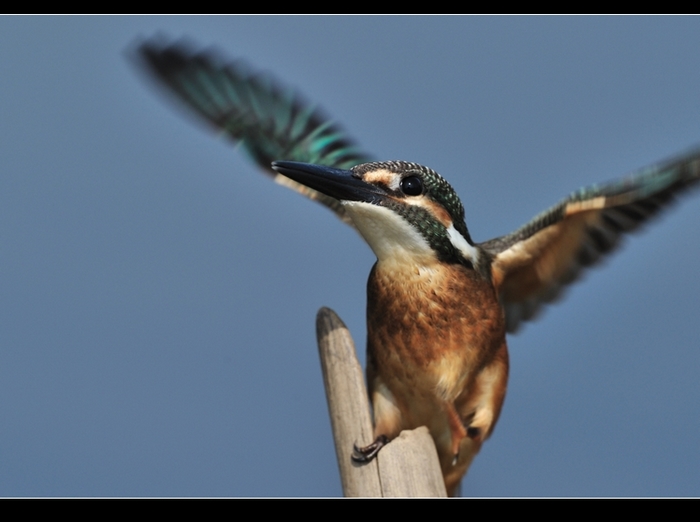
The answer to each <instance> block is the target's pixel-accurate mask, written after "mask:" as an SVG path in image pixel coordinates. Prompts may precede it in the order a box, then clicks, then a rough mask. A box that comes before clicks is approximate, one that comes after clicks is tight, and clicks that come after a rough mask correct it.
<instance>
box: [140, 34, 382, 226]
mask: <svg viewBox="0 0 700 522" xmlns="http://www.w3.org/2000/svg"><path fill="white" fill-rule="evenodd" d="M136 58H137V60H138V62H139V63H140V65H141V66H142V68H143V69H145V70H146V71H147V72H148V73H149V74H150V75H151V76H152V77H153V78H155V79H156V80H157V83H158V84H160V85H161V86H164V87H165V88H166V90H168V91H170V93H172V94H174V95H175V97H176V98H177V99H179V100H180V101H181V102H182V103H184V104H185V106H187V107H188V108H189V109H191V110H193V111H194V112H195V113H196V114H197V115H198V116H200V117H201V118H203V119H204V121H206V122H208V123H209V124H211V125H212V126H213V127H214V128H215V129H216V130H218V131H219V132H221V133H222V134H223V135H224V136H226V137H227V138H229V139H231V140H232V141H234V142H237V143H238V144H240V146H241V147H242V148H243V149H244V150H245V151H246V152H247V153H248V155H249V156H250V157H251V159H252V160H253V161H254V162H255V163H257V164H258V166H260V167H261V168H262V169H263V170H264V171H265V172H266V173H267V174H269V175H270V176H273V177H274V178H275V180H276V181H278V182H279V183H281V184H283V185H285V186H288V187H290V188H292V189H294V190H296V191H297V192H299V193H301V194H303V195H305V196H307V197H309V198H310V199H313V200H316V201H318V202H320V203H322V204H324V205H326V206H327V207H329V208H330V209H331V210H333V211H334V212H335V213H336V214H338V216H339V217H340V218H341V219H342V220H343V221H345V222H346V223H348V224H352V223H351V221H350V219H349V217H348V216H346V215H345V212H344V209H343V207H342V206H341V205H340V204H339V203H338V201H337V200H335V199H333V198H330V197H328V196H326V195H324V194H321V193H319V192H317V191H315V190H313V189H310V188H308V187H305V186H304V185H301V184H299V183H296V182H294V181H292V180H290V179H288V178H285V177H284V176H282V175H281V174H278V173H276V172H274V171H273V170H272V169H271V168H270V164H271V163H272V162H273V161H276V160H288V161H301V162H306V163H315V164H319V165H326V166H330V167H336V168H344V169H348V168H351V167H353V166H355V165H357V164H360V163H366V162H368V161H371V160H372V159H371V157H370V156H369V155H368V154H366V153H364V152H363V151H361V150H360V149H359V148H358V147H357V146H356V145H355V143H354V142H353V140H351V139H350V138H349V137H348V135H347V134H346V133H345V131H343V130H342V129H341V128H340V127H339V126H338V125H336V124H334V123H333V122H332V121H331V120H330V119H329V118H328V117H327V116H326V115H325V114H324V113H323V112H322V111H321V110H320V109H318V108H317V107H314V106H313V105H310V104H309V103H307V102H306V101H305V100H304V99H303V97H302V96H301V95H300V94H299V93H298V92H297V91H295V90H294V89H291V88H289V87H286V86H284V85H283V84H282V83H280V82H279V81H278V80H276V79H275V78H273V77H272V76H271V75H269V74H260V73H255V72H253V71H251V69H250V68H249V67H248V66H247V65H246V64H245V63H244V62H242V61H227V60H225V59H223V58H222V57H221V55H220V54H219V53H217V52H215V51H213V50H206V51H200V52H197V51H194V50H193V46H192V45H190V44H188V43H186V42H184V41H179V42H175V43H166V42H163V41H162V39H153V40H149V41H145V42H143V43H141V44H140V45H139V46H138V47H137V52H136Z"/></svg>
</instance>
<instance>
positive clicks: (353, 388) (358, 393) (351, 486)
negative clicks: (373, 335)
mask: <svg viewBox="0 0 700 522" xmlns="http://www.w3.org/2000/svg"><path fill="white" fill-rule="evenodd" d="M316 337H317V339H318V350H319V354H320V356H321V369H322V370H323V382H324V385H325V387H326V398H327V399H328V411H329V413H330V416H331V427H332V429H333V438H334V440H335V453H336V456H337V457H338V467H339V468H340V479H341V482H342V485H343V494H344V495H345V496H346V497H445V496H447V495H446V492H445V484H444V482H443V480H442V473H441V471H440V465H439V463H438V457H437V451H436V450H435V444H434V443H433V439H432V438H431V437H430V434H429V433H428V430H427V428H425V427H421V428H418V429H415V430H412V431H404V432H402V433H401V435H399V437H397V438H396V439H394V440H393V441H391V443H389V444H388V445H387V446H385V447H384V448H382V450H381V451H380V452H379V455H378V456H377V458H376V459H374V460H373V461H372V462H369V463H367V464H357V463H356V462H353V460H352V459H351V458H350V456H351V455H352V447H353V444H357V445H358V446H365V445H367V444H369V443H371V442H372V441H373V440H374V437H373V434H372V420H371V416H370V412H369V403H368V400H367V389H366V387H365V380H364V377H363V375H362V368H361V367H360V363H359V362H358V360H357V355H356V352H355V345H354V343H353V341H352V337H351V336H350V332H349V331H348V329H347V327H346V326H345V324H344V323H343V321H342V320H341V319H340V318H339V317H338V315H337V314H336V313H335V312H334V311H333V310H331V309H330V308H325V307H324V308H321V309H320V310H319V311H318V315H317V317H316Z"/></svg>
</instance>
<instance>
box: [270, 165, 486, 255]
mask: <svg viewBox="0 0 700 522" xmlns="http://www.w3.org/2000/svg"><path fill="white" fill-rule="evenodd" d="M272 168H273V169H274V170H276V171H277V172H279V173H280V174H283V175H284V176H287V177H288V178H291V179H293V180H294V181H296V182H298V183H301V184H303V185H305V186H307V187H309V188H312V189H314V190H317V191H319V192H321V193H323V194H326V195H327V196H331V197H333V198H336V199H337V200H339V201H340V202H341V203H342V204H343V206H344V207H345V208H346V210H347V212H348V214H349V215H350V216H351V217H352V220H353V222H354V224H355V226H356V227H357V229H358V230H359V231H360V233H361V234H362V236H363V237H364V238H365V240H366V241H367V243H369V246H370V247H371V248H372V250H373V251H374V253H375V255H376V256H377V259H378V260H379V262H380V263H382V262H406V263H422V264H428V263H431V262H435V261H440V262H448V263H460V264H464V265H468V266H469V265H471V266H473V265H476V264H477V261H478V256H479V250H478V249H477V248H476V247H475V246H474V244H473V242H472V240H471V237H470V236H469V231H468V230H467V226H466V224H465V222H464V207H463V206H462V202H461V201H460V200H459V198H458V197H457V194H456V193H455V191H454V189H453V188H452V187H451V186H450V184H449V183H447V181H445V179H444V178H443V177H442V176H440V175H439V174H438V173H437V172H435V171H434V170H432V169H429V168H428V167H424V166H422V165H418V164H417V163H410V162H407V161H382V162H373V163H364V164H362V165H357V166H356V167H353V168H352V169H351V170H341V169H335V168H331V167H325V166H322V165H312V164H308V163H297V162H292V161H276V162H274V163H273V164H272Z"/></svg>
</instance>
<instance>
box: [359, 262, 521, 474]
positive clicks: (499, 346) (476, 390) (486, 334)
mask: <svg viewBox="0 0 700 522" xmlns="http://www.w3.org/2000/svg"><path fill="white" fill-rule="evenodd" d="M367 299H368V302H367V334H368V343H367V381H368V386H369V390H370V396H371V397H372V402H373V405H374V411H375V435H380V434H383V435H387V436H388V437H389V438H393V437H395V436H396V435H398V433H399V432H400V431H401V430H402V429H413V428H416V427H418V426H423V425H425V426H427V427H428V429H429V430H430V431H431V434H432V435H433V438H434V439H435V443H436V447H437V449H438V454H439V455H440V460H441V464H442V465H443V472H444V473H445V475H446V477H447V474H448V472H453V471H456V470H453V469H447V468H451V467H452V460H453V457H454V455H453V454H452V453H453V452H454V448H455V444H459V439H460V438H461V437H465V436H467V434H468V433H469V434H470V436H471V435H475V437H476V438H478V439H479V440H478V441H477V446H476V448H475V450H474V451H470V452H468V453H471V455H470V456H469V459H468V460H469V461H471V457H473V455H474V454H475V453H476V451H478V449H479V448H480V446H481V442H482V441H483V439H484V438H486V437H487V436H488V434H489V433H490V431H491V430H492V429H493V425H494V424H495V421H496V419H497V417H498V413H499V412H500V408H501V404H502V402H503V398H504V396H505V387H506V380H507V372H508V362H507V351H506V344H505V321H504V316H503V311H502V308H501V306H500V304H499V302H498V298H497V296H496V294H495V291H494V289H493V287H492V285H491V282H490V281H488V280H486V279H484V278H482V277H481V276H480V275H479V274H478V273H476V272H474V271H472V270H468V269H466V268H464V267H462V266H460V265H447V266H446V265H441V264H436V265H435V266H433V267H427V268H417V267H415V266H413V267H408V266H405V267H404V266H398V267H397V266H395V265H394V266H391V265H390V266H383V265H379V264H377V265H375V266H374V268H373V269H372V272H371V273H370V277H369V281H368V287H367ZM455 416H456V417H457V418H458V421H456V420H455ZM479 422H481V424H479ZM474 423H476V424H477V425H478V426H474ZM462 426H463V428H462ZM469 428H472V430H469ZM460 430H461V431H460ZM472 446H473V444H472ZM460 453H461V451H460ZM464 457H467V455H464ZM460 460H462V455H460ZM465 464H466V465H465V466H463V469H462V470H461V473H458V475H459V476H458V479H457V484H458V483H459V478H461V475H462V474H464V472H465V471H466V467H467V466H468V462H466V463H465ZM459 467H460V468H462V466H459ZM453 474H454V473H453Z"/></svg>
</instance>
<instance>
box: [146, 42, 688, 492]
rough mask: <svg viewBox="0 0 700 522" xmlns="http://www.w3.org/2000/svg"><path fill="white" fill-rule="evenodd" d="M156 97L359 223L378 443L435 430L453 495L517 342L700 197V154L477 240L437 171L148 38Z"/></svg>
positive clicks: (232, 65) (209, 55)
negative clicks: (577, 286)
mask: <svg viewBox="0 0 700 522" xmlns="http://www.w3.org/2000/svg"><path fill="white" fill-rule="evenodd" d="M135 49H136V51H135V52H134V53H133V58H134V60H135V61H136V63H137V64H138V66H139V70H141V71H144V72H145V73H146V74H147V75H148V76H149V78H151V79H152V80H153V81H154V82H155V84H156V85H158V86H159V87H161V88H162V89H163V90H164V92H166V93H167V94H168V95H170V96H172V97H173V98H174V99H175V100H176V101H177V103H180V104H181V105H183V106H184V107H185V108H186V109H187V110H190V111H193V112H194V113H195V114H196V115H198V117H200V118H201V119H203V121H205V122H207V123H208V124H210V125H211V126H212V127H213V128H214V129H215V131H216V132H218V133H220V134H222V135H223V136H225V137H226V138H227V139H230V140H232V141H233V142H235V143H237V144H238V145H239V146H240V147H241V148H242V149H243V150H244V151H245V152H246V153H247V154H248V156H249V157H250V158H251V159H252V161H253V162H254V163H256V164H257V165H258V166H259V167H260V168H261V169H262V170H263V172H265V173H267V174H268V175H270V176H272V177H273V179H274V180H275V181H276V182H278V183H280V184H282V185H284V186H287V187H289V188H291V189H293V190H295V191H297V192H299V193H301V194H302V195H304V196H306V197H308V198H309V199H312V200H315V201H317V202H319V203H321V204H322V205H324V206H326V207H328V208H329V209H330V210H331V211H332V212H334V213H335V214H336V215H337V217H339V218H340V219H341V220H342V221H343V222H345V223H346V224H348V225H350V226H352V227H354V228H355V229H356V230H357V231H358V232H359V234H360V235H361V236H362V237H363V238H364V240H365V241H366V242H367V244H368V245H369V247H370V248H371V249H372V251H373V252H374V254H375V256H376V258H377V261H376V263H375V264H374V266H373V267H372V269H371V271H370V275H369V279H368V282H367V368H366V376H367V386H368V392H369V400H370V402H371V404H372V410H373V416H374V436H375V440H374V442H372V443H371V444H369V445H368V446H365V447H362V448H358V447H355V448H353V451H352V458H353V459H354V460H355V461H357V462H360V463H362V462H366V461H369V460H371V459H372V458H374V457H375V456H376V454H377V452H379V451H380V450H381V448H382V447H383V446H384V445H386V444H388V443H390V441H391V440H392V439H393V438H395V437H396V436H398V434H399V433H400V432H401V431H402V430H404V429H412V428H416V427H419V426H427V427H428V430H429V431H430V434H431V436H432V437H433V440H434V442H435V446H436V449H437V453H438V458H439V461H440V467H441V469H442V473H443V478H444V481H445V487H446V490H447V493H448V494H449V495H451V496H453V495H455V494H457V493H458V492H459V490H460V483H461V481H462V478H463V477H464V475H465V474H466V473H467V471H468V468H469V466H470V464H471V462H472V460H473V458H474V457H475V456H476V454H477V453H478V452H479V450H480V449H481V446H482V444H483V443H484V441H485V440H486V439H487V438H488V437H489V436H490V435H491V434H492V433H493V430H494V427H495V425H496V422H497V421H498V417H499V415H500V412H501V408H502V405H503V401H504V399H505V395H506V389H507V381H508V369H509V363H508V348H507V339H506V335H507V334H510V333H514V332H516V331H517V330H518V329H519V328H520V327H521V326H522V325H523V323H525V322H527V321H530V320H533V319H535V318H536V317H537V316H538V314H539V312H541V310H542V309H543V307H544V306H545V305H547V304H548V303H552V302H554V301H555V300H557V299H559V298H560V297H561V296H562V294H563V292H564V290H565V289H566V288H567V287H568V286H569V285H570V284H572V283H574V282H575V281H577V280H578V279H579V278H580V277H581V275H582V274H583V273H584V272H585V271H586V270H587V269H588V268H590V267H592V266H594V265H596V264H597V263H598V262H600V261H601V260H602V259H604V258H605V257H606V256H607V255H608V254H610V253H612V252H614V251H615V250H616V249H617V248H618V247H619V245H620V244H621V240H622V239H623V237H624V236H625V235H626V234H627V233H630V232H633V231H635V230H638V229H639V228H640V226H642V225H644V224H645V223H646V222H647V221H648V220H649V219H651V218H653V217H655V216H656V215H658V213H659V212H660V211H662V210H664V209H666V208H668V207H669V206H670V205H671V204H672V203H673V202H674V201H676V199H677V196H679V195H681V194H683V193H685V192H687V191H690V190H691V189H693V188H697V186H698V185H700V148H695V149H692V150H689V151H687V152H684V153H681V154H678V155H676V156H674V157H671V158H670V159H666V160H664V161H661V162H659V163H657V164H654V165H652V166H649V167H646V168H643V169H641V170H639V171H637V172H634V173H632V174H630V175H628V176H626V177H624V178H622V179H620V180H617V181H612V182H608V183H601V184H595V185H591V186H588V187H585V188H582V189H579V190H577V191H575V192H573V193H571V194H570V195H568V196H567V197H565V198H563V199H562V200H561V201H560V202H559V203H557V204H555V205H554V206H552V207H550V208H549V209H547V210H545V211H544V212H542V213H540V214H538V215H537V216H535V217H534V218H533V219H531V220H530V221H529V222H528V223H526V224H525V225H523V226H522V227H520V228H519V229H517V230H516V231H514V232H512V233H510V234H506V235H504V236H500V237H496V238H494V239H490V240H487V241H483V242H476V241H474V240H473V239H472V237H471V234H470V232H469V229H468V228H467V224H466V221H465V211H464V207H463V205H462V203H461V201H460V199H459V197H458V196H457V194H456V192H455V190H454V189H453V188H452V187H451V185H450V184H449V183H448V182H447V181H446V180H445V179H444V178H443V177H442V176H441V175H440V174H438V173H437V172H436V171H435V170H433V169H431V168H428V167H426V166H423V165H419V164H417V163H413V162H410V161H377V159H376V158H375V157H374V156H373V155H370V154H368V153H366V152H364V150H362V149H361V148H360V147H359V146H358V145H357V144H356V142H355V141H354V140H353V139H351V138H350V137H349V136H348V135H347V133H346V132H345V131H344V130H343V129H342V128H341V127H340V126H339V125H338V124H336V123H335V122H333V120H332V119H331V118H329V117H328V116H327V115H326V114H325V113H324V112H323V111H322V110H321V109H320V108H317V107H316V106H315V105H313V104H311V103H309V102H308V101H307V100H306V99H305V98H304V97H303V96H302V95H301V94H299V93H298V92H297V91H296V90H295V89H292V88H289V87H286V86H285V85H284V84H283V83H282V82H280V81H279V80H277V79H276V78H274V77H273V76H272V75H270V74H261V73H257V72H255V71H254V69H253V68H252V67H251V66H249V65H248V64H247V63H245V62H243V61H241V60H238V61H231V60H229V59H227V58H226V57H225V55H224V54H223V53H221V52H219V51H217V50H215V49H211V48H210V49H204V50H197V48H196V46H195V45H194V44H193V43H191V42H189V41H187V40H184V39H183V40H177V41H169V40H168V39H167V38H165V37H163V36H156V37H153V38H151V39H149V40H141V41H139V42H138V43H137V44H136V45H135Z"/></svg>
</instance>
